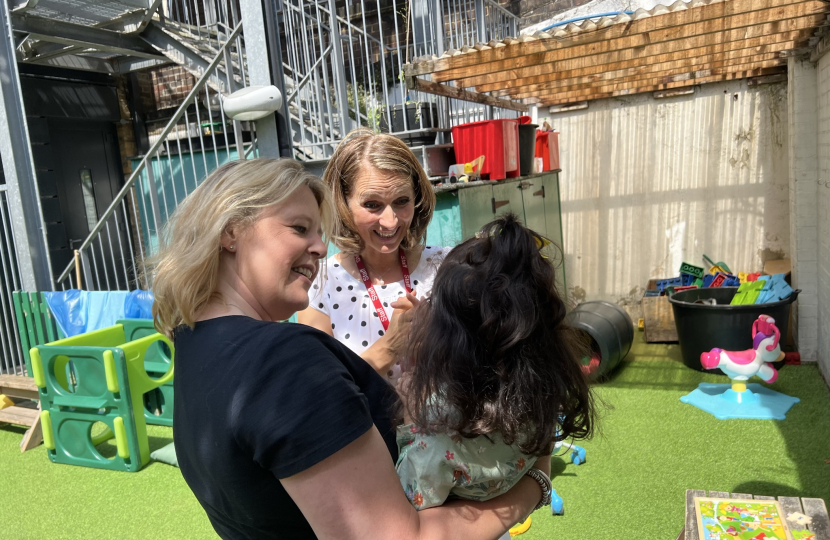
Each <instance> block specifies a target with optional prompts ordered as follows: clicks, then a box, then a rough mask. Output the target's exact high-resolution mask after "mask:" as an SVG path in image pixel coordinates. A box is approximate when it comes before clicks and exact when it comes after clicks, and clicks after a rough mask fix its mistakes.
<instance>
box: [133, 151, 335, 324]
mask: <svg viewBox="0 0 830 540" xmlns="http://www.w3.org/2000/svg"><path fill="white" fill-rule="evenodd" d="M301 187H307V188H309V189H310V190H311V192H312V193H313V194H314V198H315V199H317V203H318V205H319V207H320V212H321V214H322V223H323V231H324V238H329V237H330V236H331V234H332V225H333V217H332V216H333V206H332V203H331V198H330V197H329V194H328V190H327V189H326V186H325V184H324V183H323V181H322V180H321V179H320V178H318V177H316V176H314V175H312V174H311V173H308V172H307V171H306V170H305V169H304V168H303V166H302V165H301V164H300V163H299V162H296V161H293V160H290V159H254V160H243V161H233V162H230V163H226V164H225V165H222V166H221V167H219V168H218V169H216V170H215V171H214V172H213V173H212V174H211V175H210V176H208V177H207V178H206V179H205V181H204V182H203V183H202V185H200V186H199V187H198V188H196V189H195V190H193V192H192V193H191V194H190V195H188V196H187V197H186V198H185V199H184V201H182V202H181V204H179V206H178V208H177V209H176V211H175V212H174V213H173V215H172V216H170V219H169V220H168V222H167V224H166V225H165V227H164V231H163V234H162V235H161V238H160V247H159V252H158V254H157V255H156V256H155V257H152V258H151V259H149V260H148V261H147V270H146V272H147V274H148V276H150V277H151V278H152V284H153V294H154V295H155V302H154V303H153V319H154V321H155V325H156V329H157V330H158V331H159V332H161V333H162V334H165V335H167V336H168V337H172V334H173V331H174V330H175V328H176V327H178V326H180V325H182V324H186V325H188V326H190V327H193V324H194V321H195V319H196V315H197V313H198V312H199V310H200V309H202V308H203V307H204V306H205V305H206V304H207V303H208V302H209V301H210V300H211V298H213V297H214V295H215V294H217V293H216V287H217V281H218V274H219V254H220V251H221V243H220V242H221V239H222V234H223V233H224V232H225V231H226V230H227V229H228V227H230V226H241V227H242V228H243V229H244V228H246V227H249V226H251V225H252V224H253V223H254V222H255V221H256V220H257V219H258V218H259V216H260V214H261V212H262V210H263V209H265V208H267V207H269V206H272V205H275V204H279V203H280V202H282V201H283V200H285V199H286V198H288V197H290V196H291V195H292V194H293V193H294V192H295V191H296V190H297V189H299V188H301Z"/></svg>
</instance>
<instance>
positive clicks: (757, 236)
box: [539, 81, 790, 316]
mask: <svg viewBox="0 0 830 540" xmlns="http://www.w3.org/2000/svg"><path fill="white" fill-rule="evenodd" d="M545 116H546V112H545V111H541V110H540V111H539V117H540V120H541V119H542V118H544V117H545ZM548 118H549V119H550V121H551V124H552V125H553V127H554V128H556V129H558V130H559V131H561V135H560V151H561V167H562V174H561V189H562V192H561V197H562V212H563V216H562V222H563V223H562V224H563V229H564V231H563V234H564V244H565V245H564V248H565V252H566V270H567V276H568V285H569V289H570V291H569V294H570V295H571V298H572V299H573V300H576V301H582V300H592V299H602V300H608V301H611V302H614V303H617V304H620V305H623V306H627V307H629V308H630V311H631V313H632V316H638V313H639V300H640V297H641V296H642V292H643V289H644V288H645V286H646V283H647V282H648V280H649V279H650V278H663V277H672V276H675V275H677V272H678V269H679V267H680V263H681V262H682V261H688V262H690V263H693V264H698V265H700V264H702V260H701V254H703V253H706V254H707V255H709V256H711V257H713V258H715V259H716V260H724V261H726V262H727V263H728V264H729V265H730V266H731V268H732V269H733V270H735V271H738V270H748V271H756V270H760V269H761V268H762V265H763V262H764V260H767V259H777V258H780V257H784V256H787V255H788V251H789V236H790V230H789V193H788V158H787V156H788V153H787V141H788V136H787V129H788V126H787V86H786V84H785V83H778V84H773V85H765V86H760V87H756V88H748V87H747V85H746V83H745V82H744V81H734V82H729V83H718V84H709V85H703V86H702V87H699V88H698V92H697V93H696V94H694V95H691V96H682V97H675V98H668V99H654V98H653V97H652V95H651V94H642V95H636V96H630V97H626V98H614V99H607V100H601V101H594V102H591V103H590V106H589V108H588V109H586V110H581V111H573V112H569V113H563V114H556V115H548Z"/></svg>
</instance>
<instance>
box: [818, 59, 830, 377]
mask: <svg viewBox="0 0 830 540" xmlns="http://www.w3.org/2000/svg"><path fill="white" fill-rule="evenodd" d="M816 82H817V84H816V88H817V105H818V114H817V115H816V116H817V118H818V126H817V137H816V139H817V142H818V144H817V152H818V174H817V177H816V191H817V194H816V195H817V196H816V202H817V204H816V206H817V208H816V210H817V212H816V213H817V216H816V226H815V234H816V248H817V249H816V252H817V256H816V270H817V272H816V278H815V279H816V289H817V291H818V295H817V296H818V302H817V309H816V312H817V323H816V324H817V345H818V348H817V353H818V354H817V356H818V361H819V364H820V366H821V371H822V373H823V374H824V378H825V379H827V381H828V382H830V332H828V330H830V55H825V56H824V58H822V59H821V60H820V61H819V63H818V66H817V70H816Z"/></svg>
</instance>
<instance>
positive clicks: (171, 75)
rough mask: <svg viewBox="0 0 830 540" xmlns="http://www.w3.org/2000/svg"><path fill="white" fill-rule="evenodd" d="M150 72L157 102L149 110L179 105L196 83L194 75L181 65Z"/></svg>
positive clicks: (154, 97)
mask: <svg viewBox="0 0 830 540" xmlns="http://www.w3.org/2000/svg"><path fill="white" fill-rule="evenodd" d="M149 73H150V79H151V81H150V83H151V85H152V89H153V99H154V100H155V103H154V106H153V107H152V108H149V109H148V110H152V109H156V110H162V109H171V108H174V107H178V106H179V105H181V103H182V101H184V98H185V97H187V94H188V93H189V92H190V90H191V89H192V88H193V85H194V84H195V83H196V80H195V78H194V77H193V75H191V74H190V73H188V72H187V71H186V70H185V69H184V68H183V67H181V66H164V67H162V68H158V69H154V70H152V71H150V72H149Z"/></svg>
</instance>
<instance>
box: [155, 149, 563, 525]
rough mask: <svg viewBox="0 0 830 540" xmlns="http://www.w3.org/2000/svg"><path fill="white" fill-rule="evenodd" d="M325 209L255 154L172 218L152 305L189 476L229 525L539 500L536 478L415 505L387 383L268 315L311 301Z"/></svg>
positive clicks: (503, 512) (397, 517) (219, 520)
mask: <svg viewBox="0 0 830 540" xmlns="http://www.w3.org/2000/svg"><path fill="white" fill-rule="evenodd" d="M331 216H332V210H331V202H330V201H329V199H328V195H327V190H326V189H325V187H324V185H323V184H322V182H321V181H320V180H319V179H318V178H316V177H314V176H311V175H309V174H308V173H306V172H304V170H303V168H302V166H301V165H300V164H299V163H296V162H294V161H291V160H265V159H262V160H250V161H240V162H234V163H230V164H228V165H225V166H223V167H220V168H219V169H217V170H216V171H215V172H214V173H213V174H212V175H211V176H210V177H208V178H207V179H206V180H205V181H204V183H203V184H202V185H201V186H200V187H199V188H197V189H196V190H195V191H194V192H193V193H191V194H190V195H189V196H188V197H187V198H186V199H185V200H184V201H183V202H182V203H181V205H180V206H179V208H178V209H177V210H176V212H175V213H174V215H173V216H172V217H171V220H170V222H169V224H168V229H167V230H166V234H165V236H164V238H163V244H162V246H161V249H160V252H159V254H158V256H157V257H156V258H155V260H154V261H153V262H152V273H153V275H154V281H153V289H154V292H155V296H156V302H155V304H154V306H153V314H154V316H155V318H156V324H157V326H158V328H159V330H160V331H161V332H163V333H165V334H167V335H169V336H173V337H174V339H175V344H176V371H177V373H176V379H175V387H176V388H175V407H174V410H175V418H174V428H175V429H174V439H175V443H176V451H177V456H178V459H179V465H180V467H181V471H182V474H183V475H184V478H185V480H186V481H187V483H188V485H189V486H190V488H191V489H192V490H193V493H194V494H195V495H196V498H197V499H198V500H199V502H200V503H201V504H202V506H203V507H204V509H205V511H206V512H207V515H208V517H209V518H210V521H211V523H212V525H213V527H214V529H215V530H216V532H217V533H218V534H219V536H221V537H222V538H225V539H243V538H252V539H295V538H297V539H306V538H337V539H343V540H349V539H365V538H371V539H386V538H388V539H396V540H397V539H403V540H406V539H430V540H438V539H442V538H453V539H458V538H472V539H476V540H479V539H485V538H497V537H499V536H500V535H501V534H502V533H503V532H504V531H505V530H507V528H508V527H509V526H511V525H512V524H514V523H516V522H517V521H519V520H521V519H522V518H524V517H525V516H526V515H527V514H528V513H529V512H530V511H531V510H532V509H533V507H534V505H535V504H536V503H537V502H538V501H539V500H540V496H541V495H542V493H541V489H540V487H539V484H537V483H536V481H534V480H532V479H530V478H524V479H522V480H521V481H520V482H519V484H517V486H516V487H515V488H513V489H512V490H511V491H510V492H508V493H507V494H505V495H503V496H501V497H498V498H496V499H492V500H491V501H487V502H484V503H470V502H462V501H456V502H452V503H449V504H446V505H444V506H442V507H439V508H433V509H429V510H425V511H423V512H420V513H419V512H416V511H415V510H414V508H413V507H412V506H411V505H410V504H409V502H408V501H407V500H406V497H405V496H404V494H403V492H402V490H401V487H400V483H399V481H398V478H397V475H396V473H395V468H394V461H395V458H396V454H397V451H396V447H395V438H394V426H393V423H392V419H391V413H392V409H393V408H394V405H395V400H396V399H397V398H396V396H395V394H394V392H393V391H392V389H391V387H390V386H388V385H387V384H386V383H385V382H384V381H383V379H382V378H381V377H380V376H379V375H377V373H375V371H374V370H373V369H372V368H371V367H370V366H369V365H368V364H367V363H366V362H364V361H363V360H361V359H360V357H358V356H356V355H355V354H353V353H352V352H351V351H349V350H348V349H346V348H345V347H344V346H342V345H341V344H340V343H338V342H337V341H336V340H335V339H334V338H332V337H331V336H328V335H327V334H324V333H323V332H320V331H317V330H314V329H312V328H309V327H306V326H303V325H295V324H288V323H277V322H275V321H281V320H285V319H287V318H288V317H290V316H291V315H292V314H293V313H294V312H296V311H297V310H300V309H304V308H305V307H306V306H307V303H308V289H309V287H310V286H311V283H312V280H313V279H314V277H315V275H316V274H317V271H318V265H319V261H320V260H321V259H322V258H324V257H325V254H326V247H325V243H324V241H323V231H325V232H326V233H328V232H330V224H331V222H332V220H331ZM541 461H546V463H545V464H543V465H542V467H544V468H545V469H547V468H548V467H549V463H547V460H541ZM546 472H547V471H546Z"/></svg>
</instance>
